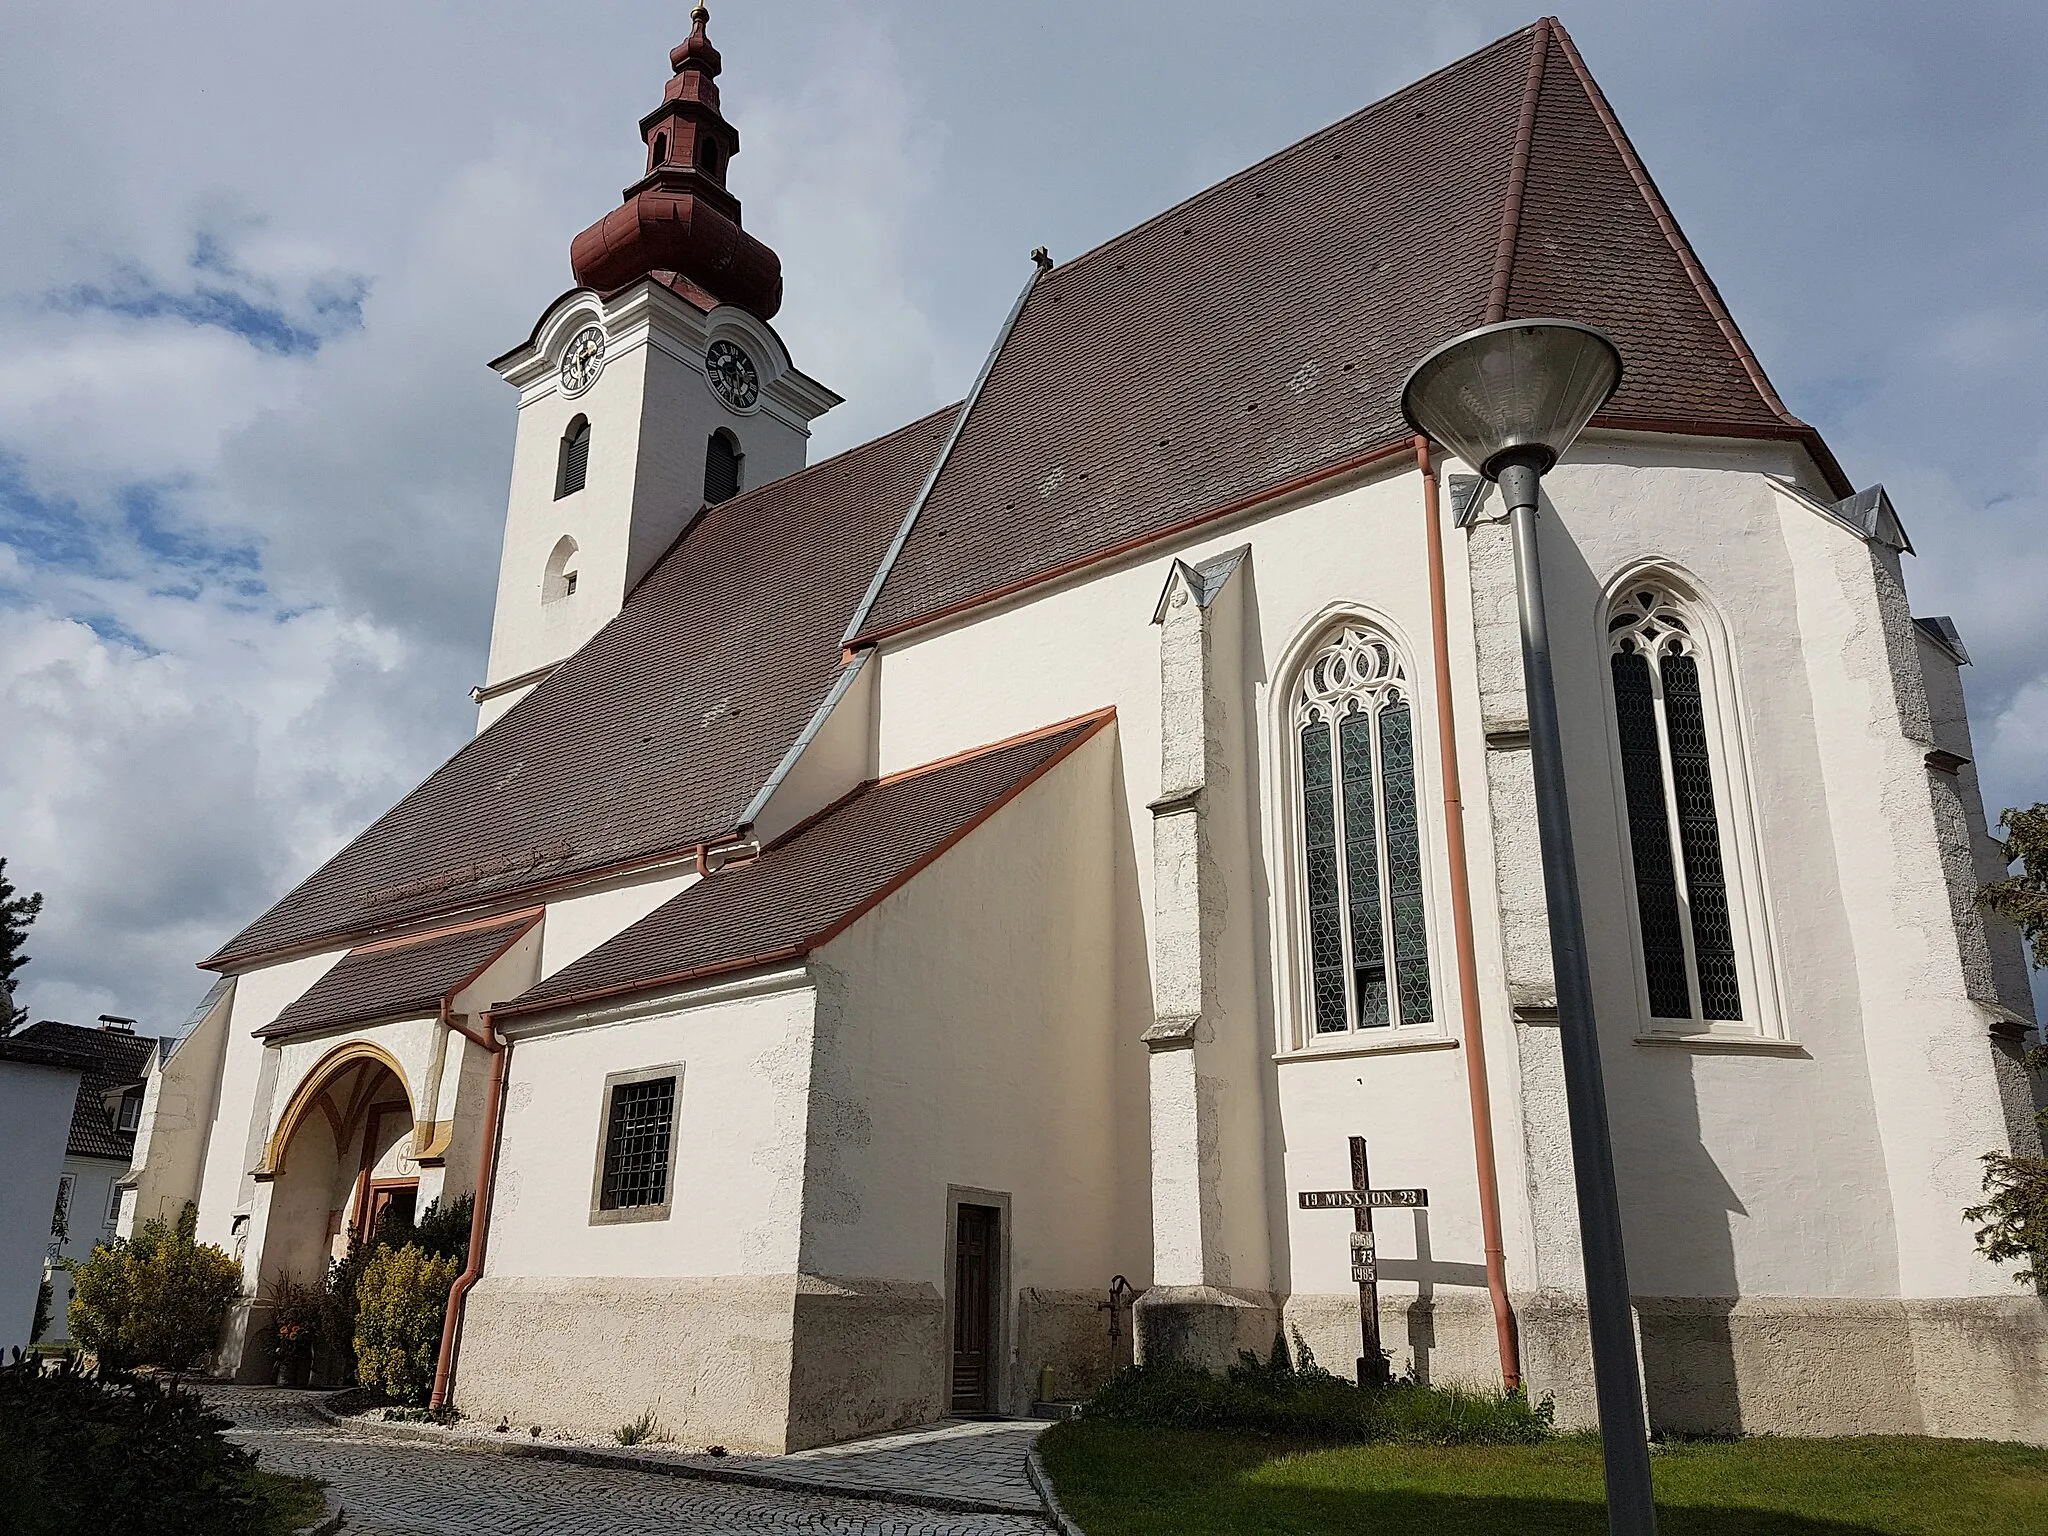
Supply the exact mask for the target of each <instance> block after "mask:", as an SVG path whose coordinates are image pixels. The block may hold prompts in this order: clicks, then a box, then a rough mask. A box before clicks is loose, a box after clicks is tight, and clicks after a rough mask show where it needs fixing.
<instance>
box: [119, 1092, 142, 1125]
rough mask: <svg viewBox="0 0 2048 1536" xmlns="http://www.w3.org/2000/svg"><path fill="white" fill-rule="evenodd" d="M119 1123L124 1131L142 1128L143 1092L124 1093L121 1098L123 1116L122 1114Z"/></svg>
mask: <svg viewBox="0 0 2048 1536" xmlns="http://www.w3.org/2000/svg"><path fill="white" fill-rule="evenodd" d="M118 1124H119V1126H120V1128H121V1129H122V1130H124V1131H134V1130H140V1129H141V1128H142V1095H141V1094H139V1093H130V1094H124V1095H123V1096H122V1098H121V1116H120V1120H119V1121H118Z"/></svg>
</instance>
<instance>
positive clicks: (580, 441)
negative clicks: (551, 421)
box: [555, 416, 590, 501]
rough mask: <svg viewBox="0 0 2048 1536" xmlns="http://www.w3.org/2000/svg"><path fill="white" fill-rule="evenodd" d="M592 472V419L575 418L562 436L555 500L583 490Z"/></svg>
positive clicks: (556, 474)
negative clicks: (587, 477)
mask: <svg viewBox="0 0 2048 1536" xmlns="http://www.w3.org/2000/svg"><path fill="white" fill-rule="evenodd" d="M589 470H590V419H589V418H588V417H586V416H578V417H575V418H574V419H573V420H571V421H570V423H569V429H568V430H567V431H566V432H564V433H563V434H562V449H561V453H560V455H559V456H558V457H557V459H556V461H555V500H557V501H560V500H561V499H562V498H563V497H564V496H571V495H574V494H575V493H576V492H577V491H580V490H582V489H583V479H584V476H585V475H586V474H587V473H589Z"/></svg>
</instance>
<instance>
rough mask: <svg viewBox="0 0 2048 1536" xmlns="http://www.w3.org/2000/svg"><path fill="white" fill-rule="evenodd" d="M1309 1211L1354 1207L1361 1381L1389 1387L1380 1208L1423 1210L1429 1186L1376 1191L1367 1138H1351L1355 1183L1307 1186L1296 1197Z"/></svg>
mask: <svg viewBox="0 0 2048 1536" xmlns="http://www.w3.org/2000/svg"><path fill="white" fill-rule="evenodd" d="M1296 1198H1297V1199H1299V1200H1300V1202H1301V1208H1302V1209H1303V1210H1304V1211H1349V1212H1351V1214H1352V1233H1351V1278H1352V1279H1353V1280H1355V1281H1357V1282H1358V1334H1359V1341H1360V1344H1361V1346H1362V1348H1363V1350H1364V1353H1362V1354H1361V1355H1360V1356H1359V1357H1358V1384H1359V1385H1360V1386H1385V1385H1386V1383H1387V1380H1388V1378H1389V1377H1390V1376H1391V1374H1392V1372H1391V1370H1390V1368H1389V1362H1388V1359H1387V1352H1386V1350H1385V1349H1383V1348H1382V1347H1381V1345H1380V1271H1379V1255H1378V1253H1377V1252H1376V1251H1375V1249H1374V1247H1373V1235H1372V1213H1373V1211H1374V1209H1375V1208H1377V1209H1381V1210H1387V1209H1406V1210H1419V1209H1421V1208H1422V1207H1424V1206H1427V1205H1428V1204H1429V1191H1428V1190H1426V1189H1374V1188H1373V1187H1372V1178H1371V1176H1370V1175H1369V1174H1368V1173H1367V1171H1366V1164H1365V1138H1364V1137H1363V1136H1354V1137H1352V1138H1351V1187H1350V1188H1349V1189H1304V1190H1302V1191H1300V1193H1299V1194H1298V1195H1297V1196H1296Z"/></svg>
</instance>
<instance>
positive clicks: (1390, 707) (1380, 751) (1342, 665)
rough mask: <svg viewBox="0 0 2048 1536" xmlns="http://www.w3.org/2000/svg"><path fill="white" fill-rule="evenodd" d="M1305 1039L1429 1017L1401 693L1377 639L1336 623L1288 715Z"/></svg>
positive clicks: (1393, 658) (1408, 718)
mask: <svg viewBox="0 0 2048 1536" xmlns="http://www.w3.org/2000/svg"><path fill="white" fill-rule="evenodd" d="M1293 732H1294V744H1295V750H1296V754H1297V762H1298V764H1299V771H1300V775H1301V778H1300V784H1299V793H1300V797H1301V801H1300V808H1301V827H1302V837H1301V845H1302V846H1301V854H1300V857H1301V872H1302V877H1303V894H1304V908H1305V911H1304V917H1305V922H1304V924H1303V927H1304V929H1305V941H1306V949H1307V956H1306V959H1307V972H1308V982H1309V1014H1310V1020H1311V1032H1312V1034H1313V1035H1314V1036H1316V1037H1328V1036H1332V1035H1337V1034H1342V1033H1348V1032H1350V1031H1353V1030H1370V1029H1385V1028H1390V1027H1393V1026H1395V1025H1415V1024H1428V1023H1431V1022H1433V1020H1434V1017H1435V1004H1434V998H1433V995H1432V987H1431V982H1430V971H1429V922H1428V904H1427V899H1426V896H1425V893H1424V889H1423V876H1422V827H1421V820H1420V816H1419V814H1418V810H1417V802H1416V787H1415V734H1414V717H1413V710H1412V708H1411V693H1410V687H1409V683H1408V675H1407V671H1406V668H1405V667H1404V665H1403V663H1402V659H1401V656H1400V652H1399V651H1398V649H1397V648H1396V647H1395V645H1394V643H1393V642H1392V641H1391V640H1390V639H1388V638H1387V637H1386V636H1384V635H1382V634H1379V633H1378V632H1376V631H1374V630H1372V629H1370V628H1367V627H1366V626H1363V625H1358V624H1347V625H1346V626H1344V628H1342V629H1341V630H1339V631H1338V632H1337V634H1335V635H1334V636H1332V637H1331V638H1330V639H1329V640H1328V641H1326V642H1325V643H1324V644H1323V645H1322V646H1321V647H1320V648H1319V649H1318V650H1317V651H1316V652H1315V653H1314V654H1313V655H1311V656H1310V657H1309V659H1308V662H1307V664H1306V665H1305V666H1304V667H1303V668H1302V672H1301V681H1300V683H1299V684H1298V686H1297V688H1296V691H1295V699H1294V710H1293Z"/></svg>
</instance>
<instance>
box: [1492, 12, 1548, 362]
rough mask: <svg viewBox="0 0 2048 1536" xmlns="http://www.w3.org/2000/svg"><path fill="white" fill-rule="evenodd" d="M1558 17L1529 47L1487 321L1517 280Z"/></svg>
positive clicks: (1503, 306) (1503, 307)
mask: <svg viewBox="0 0 2048 1536" xmlns="http://www.w3.org/2000/svg"><path fill="white" fill-rule="evenodd" d="M1555 22H1556V18H1554V17H1551V16H1545V17H1544V18H1543V19H1542V20H1541V21H1539V22H1537V23H1536V26H1535V29H1534V30H1535V34H1536V36H1535V44H1534V46H1533V47H1531V48H1530V50H1529V77H1528V79H1527V80H1526V81H1525V82H1524V83H1523V86H1522V114H1521V116H1520V117H1519V118H1518V119H1517V120H1516V122H1515V147H1514V151H1513V153H1512V154H1511V155H1509V157H1508V190H1507V195H1506V196H1505V197H1504V198H1502V200H1501V211H1500V241H1499V243H1498V244H1497V245H1495V247H1494V251H1493V287H1492V289H1491V291H1489V292H1488V294H1487V296H1486V320H1485V323H1486V324H1487V325H1496V324H1498V323H1499V322H1500V321H1502V320H1505V319H1506V318H1507V316H1508V289H1509V288H1510V287H1511V286H1512V284H1513V282H1514V275H1515V242H1516V240H1517V239H1519V238H1520V236H1521V233H1522V199H1523V196H1524V195H1525V194H1526V193H1527V191H1528V189H1529V144H1530V141H1531V140H1532V139H1534V138H1535V136H1536V104H1537V102H1538V101H1539V100H1540V99H1541V98H1542V95H1543V65H1544V61H1545V58H1546V56H1547V55H1548V54H1549V52H1550V31H1551V28H1552V26H1553V25H1555Z"/></svg>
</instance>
